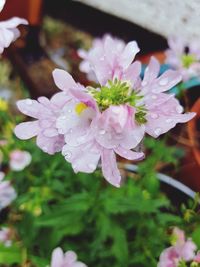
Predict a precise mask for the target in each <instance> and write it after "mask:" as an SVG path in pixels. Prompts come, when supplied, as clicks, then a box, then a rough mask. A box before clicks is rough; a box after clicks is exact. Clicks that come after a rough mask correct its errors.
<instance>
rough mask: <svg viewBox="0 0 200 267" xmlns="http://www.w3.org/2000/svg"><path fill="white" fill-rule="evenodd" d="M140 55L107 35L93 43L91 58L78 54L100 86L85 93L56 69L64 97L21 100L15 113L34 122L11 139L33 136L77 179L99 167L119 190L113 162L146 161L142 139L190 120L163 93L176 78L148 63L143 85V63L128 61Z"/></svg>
mask: <svg viewBox="0 0 200 267" xmlns="http://www.w3.org/2000/svg"><path fill="white" fill-rule="evenodd" d="M138 52H139V48H138V45H137V43H136V42H135V41H132V42H129V43H128V44H125V43H124V42H123V41H120V40H118V39H114V38H112V37H111V36H110V35H106V36H104V37H103V39H102V40H100V39H98V40H97V41H95V42H94V45H93V47H92V48H91V50H89V51H88V52H87V51H83V50H82V51H81V52H79V54H80V55H81V54H82V56H83V59H84V61H83V64H82V69H84V71H85V72H87V73H88V74H89V75H90V76H93V78H94V79H95V80H96V81H98V85H97V86H96V87H95V88H94V87H91V86H88V87H84V86H83V85H81V84H79V83H76V82H75V81H74V79H73V78H72V76H71V75H70V74H69V73H67V72H65V71H64V70H59V69H56V70H54V72H53V78H54V81H55V83H56V85H57V87H58V88H59V89H60V90H61V92H59V93H56V94H55V95H54V96H53V97H52V98H51V99H50V100H49V99H47V98H46V97H39V99H38V101H36V100H31V99H25V100H20V101H18V102H17V106H18V108H19V110H20V111H21V112H22V113H24V114H25V115H27V116H30V117H33V118H35V121H31V122H24V123H21V124H19V125H18V126H17V127H16V128H15V134H16V136H17V137H18V138H20V139H24V140H26V139H29V138H31V137H34V136H37V145H38V146H39V147H40V148H41V149H42V150H43V151H44V152H47V153H49V154H54V153H55V152H59V151H62V154H63V156H64V157H65V159H66V161H68V162H70V163H71V164H72V167H73V169H74V171H75V172H86V173H92V172H94V170H95V169H96V168H97V165H98V162H99V161H101V167H102V172H103V175H104V177H105V178H106V180H107V181H108V182H110V183H111V184H112V185H114V186H116V187H119V186H120V184H121V175H120V172H119V170H118V168H117V163H116V155H119V156H121V157H123V158H125V159H128V160H141V159H143V158H144V153H143V152H142V151H140V143H141V142H142V140H143V138H144V135H145V133H147V134H149V135H151V136H153V137H154V138H157V137H158V136H160V135H161V134H163V133H166V132H167V131H169V130H170V129H171V128H173V127H175V125H176V124H177V123H184V122H187V121H188V120H190V119H192V118H193V117H194V115H195V114H194V113H186V114H182V112H183V108H182V106H181V105H180V103H179V101H178V100H177V99H176V98H175V97H174V95H172V94H167V93H166V91H168V90H169V89H171V88H172V87H173V86H175V85H176V84H177V83H179V82H180V81H181V75H180V74H179V72H177V71H173V70H167V71H166V72H165V73H163V74H162V75H161V76H159V69H160V65H159V62H158V61H157V60H156V59H155V58H153V57H152V58H151V60H150V63H149V65H148V66H147V68H146V70H145V73H144V77H143V79H141V77H140V74H141V63H140V62H138V61H133V60H134V58H135V56H136V54H137V53H138ZM83 66H84V67H83Z"/></svg>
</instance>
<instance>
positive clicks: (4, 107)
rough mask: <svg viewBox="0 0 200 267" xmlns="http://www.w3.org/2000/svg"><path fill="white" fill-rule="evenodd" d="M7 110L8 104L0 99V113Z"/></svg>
mask: <svg viewBox="0 0 200 267" xmlns="http://www.w3.org/2000/svg"><path fill="white" fill-rule="evenodd" d="M7 110H8V103H7V102H6V101H5V100H4V99H2V98H0V111H7Z"/></svg>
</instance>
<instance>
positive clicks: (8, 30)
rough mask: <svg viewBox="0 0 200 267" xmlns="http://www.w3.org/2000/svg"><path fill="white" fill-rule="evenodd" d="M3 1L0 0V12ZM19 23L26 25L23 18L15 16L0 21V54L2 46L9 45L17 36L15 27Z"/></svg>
mask: <svg viewBox="0 0 200 267" xmlns="http://www.w3.org/2000/svg"><path fill="white" fill-rule="evenodd" d="M5 2H6V0H0V12H1V11H2V9H3V7H4V5H5ZM20 24H24V25H27V24H28V22H27V21H26V20H25V19H20V18H17V17H14V18H11V19H9V20H6V21H1V22H0V36H1V38H0V54H1V53H3V51H4V48H7V47H9V45H10V44H11V43H12V42H13V41H15V40H16V39H17V38H18V37H19V35H20V32H19V30H18V29H17V27H18V26H19V25H20Z"/></svg>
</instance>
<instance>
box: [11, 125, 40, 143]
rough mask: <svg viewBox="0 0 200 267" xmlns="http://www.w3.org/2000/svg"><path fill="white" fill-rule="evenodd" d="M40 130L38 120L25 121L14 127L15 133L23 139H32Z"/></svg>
mask: <svg viewBox="0 0 200 267" xmlns="http://www.w3.org/2000/svg"><path fill="white" fill-rule="evenodd" d="M39 132H40V127H39V124H38V121H30V122H23V123H20V124H19V125H17V126H16V127H15V129H14V133H15V135H16V136H17V137H18V138H19V139H22V140H27V139H30V138H32V137H34V136H36V135H37V134H38V133H39Z"/></svg>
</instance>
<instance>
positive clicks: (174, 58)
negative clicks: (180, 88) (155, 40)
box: [166, 37, 200, 81]
mask: <svg viewBox="0 0 200 267" xmlns="http://www.w3.org/2000/svg"><path fill="white" fill-rule="evenodd" d="M168 45H169V49H168V50H167V51H166V63H167V64H169V65H170V66H171V67H172V68H174V69H175V70H178V71H179V72H180V73H181V75H182V77H183V80H184V81H187V80H189V79H190V78H193V77H198V76H200V46H199V41H198V40H192V41H191V40H190V41H188V42H186V41H183V40H181V39H180V38H177V37H172V38H169V40H168Z"/></svg>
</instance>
